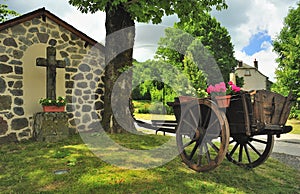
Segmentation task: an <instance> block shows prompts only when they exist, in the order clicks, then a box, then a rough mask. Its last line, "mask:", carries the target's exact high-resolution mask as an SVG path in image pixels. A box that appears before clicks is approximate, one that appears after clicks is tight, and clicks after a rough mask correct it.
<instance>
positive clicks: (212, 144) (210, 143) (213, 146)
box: [207, 141, 220, 152]
mask: <svg viewBox="0 0 300 194" xmlns="http://www.w3.org/2000/svg"><path fill="white" fill-rule="evenodd" d="M207 143H208V144H209V145H210V146H211V147H212V148H213V149H214V150H215V151H216V152H219V150H220V149H219V148H218V147H217V146H216V145H215V144H214V143H213V142H211V141H210V142H207Z"/></svg>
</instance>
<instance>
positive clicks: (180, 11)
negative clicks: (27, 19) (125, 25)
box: [69, 0, 227, 24]
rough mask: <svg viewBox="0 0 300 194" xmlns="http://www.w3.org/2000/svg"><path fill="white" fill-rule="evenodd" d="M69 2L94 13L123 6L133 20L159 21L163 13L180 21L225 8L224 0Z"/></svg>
mask: <svg viewBox="0 0 300 194" xmlns="http://www.w3.org/2000/svg"><path fill="white" fill-rule="evenodd" d="M69 3H70V4H71V5H73V6H76V7H78V9H79V10H80V11H81V12H83V13H87V12H91V13H95V12H97V11H106V10H107V9H115V8H116V7H119V6H121V7H124V8H125V10H126V11H127V12H128V13H130V15H131V17H132V19H133V20H136V21H138V22H146V23H147V22H150V21H151V22H152V23H153V24H158V23H161V21H162V17H163V16H164V15H173V14H177V15H178V17H179V18H180V19H181V20H182V21H187V20H189V19H190V18H196V17H198V14H199V13H201V12H203V11H207V10H210V9H211V7H212V6H215V7H216V8H217V9H218V10H221V9H224V8H227V5H226V3H225V0H184V1H181V0H161V1H155V0H138V1H137V0H113V1H109V0H89V1H86V0H69Z"/></svg>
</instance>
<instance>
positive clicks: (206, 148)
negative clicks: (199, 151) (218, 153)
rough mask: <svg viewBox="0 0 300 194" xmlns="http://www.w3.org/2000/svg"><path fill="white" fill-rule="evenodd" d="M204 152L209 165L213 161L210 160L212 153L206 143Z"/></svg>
mask: <svg viewBox="0 0 300 194" xmlns="http://www.w3.org/2000/svg"><path fill="white" fill-rule="evenodd" d="M203 148H204V151H205V155H206V159H207V163H208V164H209V163H210V161H211V159H210V153H209V150H208V147H207V144H206V143H205V144H204V146H203Z"/></svg>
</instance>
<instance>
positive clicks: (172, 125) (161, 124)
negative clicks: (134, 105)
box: [151, 120, 177, 135]
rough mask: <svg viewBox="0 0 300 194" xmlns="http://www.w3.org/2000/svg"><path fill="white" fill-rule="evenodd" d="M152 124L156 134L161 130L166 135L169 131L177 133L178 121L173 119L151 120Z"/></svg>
mask: <svg viewBox="0 0 300 194" xmlns="http://www.w3.org/2000/svg"><path fill="white" fill-rule="evenodd" d="M151 123H152V126H153V127H155V129H156V130H155V134H157V133H158V132H159V131H161V132H163V133H164V135H166V132H167V133H176V127H177V122H176V121H172V120H151Z"/></svg>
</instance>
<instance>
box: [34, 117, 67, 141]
mask: <svg viewBox="0 0 300 194" xmlns="http://www.w3.org/2000/svg"><path fill="white" fill-rule="evenodd" d="M33 122H34V123H33V138H34V139H35V140H37V141H46V142H57V141H60V140H63V139H66V138H68V136H69V134H70V133H69V127H68V113H67V112H38V113H36V114H34V116H33Z"/></svg>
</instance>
